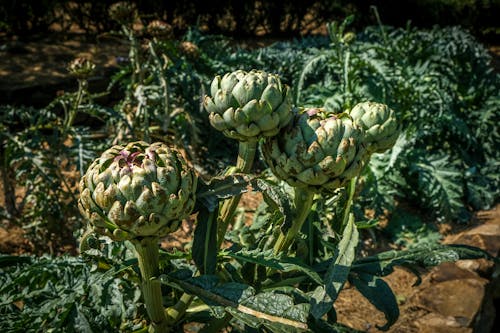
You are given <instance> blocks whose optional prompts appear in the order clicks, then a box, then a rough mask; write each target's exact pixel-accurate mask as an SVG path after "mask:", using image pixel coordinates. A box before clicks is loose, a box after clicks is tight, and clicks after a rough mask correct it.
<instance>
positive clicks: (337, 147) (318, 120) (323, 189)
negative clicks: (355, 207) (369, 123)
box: [262, 109, 366, 193]
mask: <svg viewBox="0 0 500 333" xmlns="http://www.w3.org/2000/svg"><path fill="white" fill-rule="evenodd" d="M262 152H263V155H264V159H265V161H266V162H267V164H268V166H269V167H270V168H271V170H272V171H273V173H274V174H275V175H276V176H277V177H278V178H280V179H282V180H284V181H286V182H287V183H288V184H290V185H291V186H293V187H296V188H302V189H305V190H309V191H311V192H315V193H332V192H333V191H334V190H335V189H337V188H339V187H342V186H344V185H346V183H347V182H348V181H349V180H350V179H351V178H353V177H355V176H357V175H358V173H359V172H360V170H361V168H362V166H363V164H364V160H365V156H366V149H365V147H364V144H363V130H362V129H361V128H360V127H359V126H357V125H356V124H354V123H353V122H352V121H351V119H350V118H349V117H347V116H346V115H343V114H339V115H331V114H330V115H329V114H327V113H326V112H325V111H324V110H322V109H307V110H304V111H303V112H301V113H297V114H296V115H295V117H294V119H293V120H292V121H291V122H290V124H289V125H288V126H287V127H286V128H284V129H283V130H282V131H281V133H280V135H278V136H276V137H274V138H269V139H267V140H266V141H265V142H264V144H263V146H262Z"/></svg>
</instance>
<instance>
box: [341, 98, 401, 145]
mask: <svg viewBox="0 0 500 333" xmlns="http://www.w3.org/2000/svg"><path fill="white" fill-rule="evenodd" d="M349 115H350V116H351V118H352V120H353V121H354V123H355V124H357V125H359V126H360V127H361V128H363V130H364V131H365V144H366V146H367V150H368V151H369V152H370V153H383V152H384V151H386V150H387V149H390V148H391V147H392V146H394V144H395V143H396V140H397V139H398V136H399V133H400V126H399V124H398V121H397V119H396V112H394V110H392V109H390V108H389V107H388V106H387V105H385V104H381V103H374V102H363V103H359V104H357V105H356V106H354V108H353V109H352V110H351V111H350V113H349Z"/></svg>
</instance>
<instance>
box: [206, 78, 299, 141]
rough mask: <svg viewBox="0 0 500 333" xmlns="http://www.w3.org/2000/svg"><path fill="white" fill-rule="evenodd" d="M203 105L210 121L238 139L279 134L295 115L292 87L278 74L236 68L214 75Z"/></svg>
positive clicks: (250, 139) (244, 139)
mask: <svg viewBox="0 0 500 333" xmlns="http://www.w3.org/2000/svg"><path fill="white" fill-rule="evenodd" d="M210 95H211V96H206V97H205V101H204V105H205V108H206V110H207V111H208V112H209V114H210V115H209V120H210V124H211V125H212V126H213V127H214V128H215V129H217V130H219V131H222V132H223V133H224V134H225V135H226V136H227V137H230V138H233V139H236V140H239V141H252V140H258V139H259V138H261V137H270V136H274V135H276V134H277V133H278V132H279V130H280V129H281V128H283V127H284V126H286V125H287V124H288V122H289V121H290V119H291V117H292V112H291V111H292V102H291V95H290V94H289V89H288V87H287V86H286V85H283V84H282V83H281V81H280V79H279V77H278V75H275V74H269V73H266V72H264V71H258V70H252V71H250V72H245V71H243V70H237V71H235V72H232V73H228V74H225V75H224V76H223V77H222V78H221V77H220V76H217V77H215V79H214V80H213V81H212V84H211V86H210Z"/></svg>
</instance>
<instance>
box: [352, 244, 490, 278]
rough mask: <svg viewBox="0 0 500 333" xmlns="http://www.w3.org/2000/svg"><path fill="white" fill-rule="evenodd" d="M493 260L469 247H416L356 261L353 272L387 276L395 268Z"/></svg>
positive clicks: (485, 253) (480, 251)
mask: <svg viewBox="0 0 500 333" xmlns="http://www.w3.org/2000/svg"><path fill="white" fill-rule="evenodd" d="M479 258H485V259H489V260H491V259H493V258H492V257H491V256H490V255H489V254H488V253H487V252H485V251H483V250H481V249H479V248H475V247H472V246H467V245H441V244H438V245H434V246H425V247H415V248H412V249H409V250H404V251H397V250H392V251H386V252H382V253H379V254H377V255H375V256H370V257H366V258H362V259H359V260H356V261H355V262H354V263H353V265H352V267H351V271H352V272H356V273H360V274H361V273H366V274H371V275H377V276H386V275H388V274H390V273H392V272H393V270H394V267H395V266H417V267H430V266H436V265H439V264H441V263H443V262H447V261H457V260H460V259H479Z"/></svg>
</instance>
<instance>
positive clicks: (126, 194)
mask: <svg viewBox="0 0 500 333" xmlns="http://www.w3.org/2000/svg"><path fill="white" fill-rule="evenodd" d="M195 190H196V176H195V174H194V172H193V171H192V169H190V168H189V167H188V165H187V163H186V161H185V160H184V159H183V157H182V156H181V154H180V153H179V152H178V151H176V150H175V149H173V148H169V147H168V146H166V145H165V144H163V143H159V142H157V143H153V144H148V143H146V142H142V141H139V142H132V143H129V144H128V145H126V146H114V147H112V148H110V149H108V150H106V151H105V152H104V153H103V154H102V155H101V157H100V158H98V159H96V160H95V161H94V162H93V163H92V164H91V165H90V167H89V169H88V170H87V172H86V174H85V175H84V176H83V177H82V179H81V181H80V193H81V194H80V199H79V202H78V206H79V209H80V211H81V213H82V214H83V215H84V216H85V217H86V218H87V219H88V220H89V221H90V223H91V225H92V227H93V228H94V230H95V231H96V232H98V233H100V234H103V235H107V236H110V237H111V238H113V239H115V240H133V239H137V238H141V237H147V236H157V237H162V236H165V235H166V234H168V233H170V232H172V231H175V230H176V229H177V228H178V226H179V224H180V221H181V220H182V219H183V218H185V217H187V216H188V215H189V214H190V213H191V211H192V210H193V207H194V203H195Z"/></svg>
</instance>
